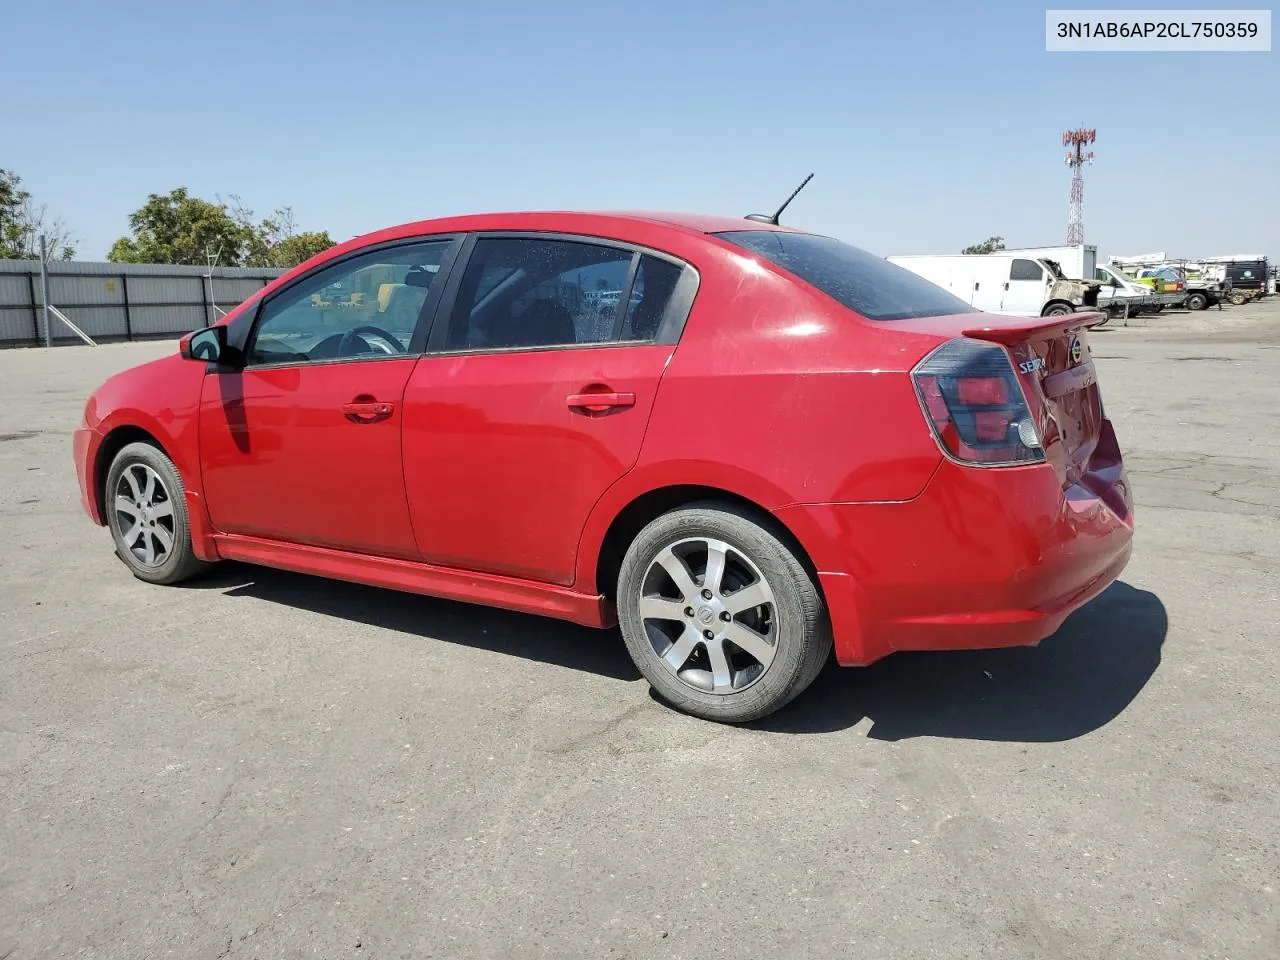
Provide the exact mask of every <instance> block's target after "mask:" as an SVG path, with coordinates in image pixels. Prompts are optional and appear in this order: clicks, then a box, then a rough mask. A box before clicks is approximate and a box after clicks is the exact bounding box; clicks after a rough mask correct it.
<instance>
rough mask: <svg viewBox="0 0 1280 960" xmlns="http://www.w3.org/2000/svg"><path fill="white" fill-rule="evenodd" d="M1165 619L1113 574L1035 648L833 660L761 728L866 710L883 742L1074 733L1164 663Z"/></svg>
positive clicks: (849, 719) (825, 728)
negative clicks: (857, 663)
mask: <svg viewBox="0 0 1280 960" xmlns="http://www.w3.org/2000/svg"><path fill="white" fill-rule="evenodd" d="M1168 626H1169V623H1168V616H1167V614H1166V613H1165V608H1164V604H1163V603H1161V602H1160V598H1159V597H1157V596H1156V595H1155V594H1154V593H1149V592H1147V591H1145V590H1138V589H1136V588H1134V587H1131V586H1129V584H1127V583H1124V582H1116V583H1114V584H1112V585H1111V586H1110V587H1109V588H1108V589H1107V590H1106V591H1104V592H1103V593H1102V594H1101V596H1099V597H1098V598H1097V599H1095V600H1094V601H1092V602H1091V603H1089V604H1088V605H1086V606H1085V607H1083V608H1081V609H1080V610H1078V611H1076V612H1075V613H1074V614H1072V615H1071V617H1070V618H1068V620H1067V622H1066V623H1064V624H1063V625H1062V628H1061V629H1060V630H1059V631H1058V632H1057V633H1055V634H1054V635H1053V636H1052V637H1050V638H1049V639H1047V640H1045V641H1044V642H1043V643H1041V644H1040V645H1039V646H1038V647H1020V648H1014V649H1005V650H978V651H971V652H970V651H962V652H947V653H897V654H894V655H892V656H890V657H886V658H885V659H884V660H881V661H879V662H878V663H875V664H872V665H871V666H869V667H865V668H862V669H841V668H840V667H837V666H836V665H835V664H834V662H832V663H829V664H828V665H827V668H826V670H824V671H823V673H822V675H821V676H820V677H819V678H818V679H817V681H816V682H815V683H814V684H813V686H812V687H810V688H809V689H808V690H807V691H806V692H805V693H803V694H801V696H800V697H798V698H797V699H796V700H795V701H793V702H792V703H791V704H789V705H788V706H786V707H785V708H783V709H782V710H781V711H779V712H778V713H776V714H774V715H772V716H770V717H766V718H764V719H763V720H760V721H758V722H757V723H755V724H752V726H753V728H755V729H758V730H768V731H775V732H780V733H826V732H832V731H836V730H843V729H846V728H848V727H851V726H853V725H854V724H856V723H858V722H859V721H860V720H862V719H863V718H864V717H866V718H868V719H870V720H871V722H872V726H871V729H870V731H869V732H868V734H867V736H868V737H870V738H872V739H876V740H905V739H909V738H912V737H949V738H956V739H969V740H1003V741H1012V742H1019V741H1020V742H1024V743H1045V742H1055V741H1061V740H1071V739H1074V738H1075V737H1080V736H1083V735H1084V734H1086V733H1089V732H1090V731H1092V730H1096V729H1098V728H1099V727H1102V726H1104V725H1106V724H1107V723H1109V722H1110V721H1111V720H1113V719H1115V718H1116V717H1117V716H1119V715H1120V713H1121V712H1122V711H1123V710H1124V709H1125V707H1127V706H1128V705H1129V704H1130V703H1131V702H1132V701H1133V699H1134V697H1136V696H1137V695H1138V693H1139V692H1140V691H1141V690H1142V688H1143V687H1144V686H1145V685H1146V683H1147V681H1148V680H1149V679H1150V678H1151V676H1152V674H1154V673H1155V671H1156V668H1157V667H1158V666H1159V665H1160V648H1161V647H1162V645H1163V644H1164V639H1165V634H1166V633H1167V632H1168Z"/></svg>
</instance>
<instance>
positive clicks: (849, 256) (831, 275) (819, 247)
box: [715, 230, 975, 320]
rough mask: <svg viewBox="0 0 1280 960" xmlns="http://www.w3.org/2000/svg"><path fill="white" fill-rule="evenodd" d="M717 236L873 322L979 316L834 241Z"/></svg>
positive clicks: (738, 233)
mask: <svg viewBox="0 0 1280 960" xmlns="http://www.w3.org/2000/svg"><path fill="white" fill-rule="evenodd" d="M715 236H717V237H719V238H720V239H722V240H727V241H729V242H730V243H733V244H736V245H738V246H740V247H743V248H745V249H747V250H750V251H751V252H752V253H756V254H759V255H760V256H762V257H764V258H765V259H766V260H768V261H770V262H771V263H773V264H775V265H777V266H779V267H781V268H782V269H784V270H786V271H788V272H789V273H792V274H794V275H795V276H797V277H799V278H800V279H801V280H803V281H804V282H805V283H808V284H810V285H811V286H814V287H817V288H818V289H819V290H821V291H822V292H823V293H825V294H826V295H827V296H829V297H831V298H832V299H833V300H836V301H838V302H839V303H842V304H843V305H844V306H846V307H848V308H849V309H850V310H852V311H854V312H855V313H859V314H861V315H862V316H864V317H866V318H867V319H869V320H907V319H910V318H912V317H940V316H945V315H947V314H951V313H973V312H975V311H974V309H973V308H972V307H971V306H969V305H968V304H967V303H965V302H964V301H963V300H961V299H959V298H958V297H954V296H952V295H951V294H950V293H948V292H947V291H946V290H943V289H942V288H941V287H938V286H935V285H934V284H932V283H930V282H929V281H928V280H925V279H924V278H923V277H918V276H916V275H915V274H914V273H912V272H911V271H910V270H906V269H904V268H903V267H899V266H897V265H896V264H893V263H889V261H887V260H882V259H881V258H880V257H877V256H875V255H874V254H871V253H867V252H866V251H865V250H859V249H858V248H857V247H851V246H849V245H848V244H847V243H841V242H840V241H839V240H833V239H831V238H830V237H819V236H815V235H814V234H811V233H787V232H783V231H780V230H731V231H729V232H726V233H717V234H715Z"/></svg>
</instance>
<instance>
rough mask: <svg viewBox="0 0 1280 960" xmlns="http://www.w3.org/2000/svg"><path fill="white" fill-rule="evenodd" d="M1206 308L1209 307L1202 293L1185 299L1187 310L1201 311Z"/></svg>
mask: <svg viewBox="0 0 1280 960" xmlns="http://www.w3.org/2000/svg"><path fill="white" fill-rule="evenodd" d="M1207 306H1209V298H1208V297H1207V296H1205V295H1204V294H1203V293H1199V292H1196V293H1193V294H1191V295H1190V296H1189V297H1187V309H1188V310H1203V309H1204V308H1205V307H1207Z"/></svg>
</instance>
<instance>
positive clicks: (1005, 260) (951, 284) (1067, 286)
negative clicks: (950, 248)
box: [887, 250, 1100, 317]
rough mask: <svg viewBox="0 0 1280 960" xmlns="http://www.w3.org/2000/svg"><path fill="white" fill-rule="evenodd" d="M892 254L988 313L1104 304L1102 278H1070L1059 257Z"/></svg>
mask: <svg viewBox="0 0 1280 960" xmlns="http://www.w3.org/2000/svg"><path fill="white" fill-rule="evenodd" d="M1095 256H1096V251H1095ZM887 259H888V261H889V262H890V263H896V264H897V265H898V266H900V267H904V268H906V269H907V270H910V271H911V272H912V273H914V274H916V275H917V276H920V277H924V279H926V280H928V281H929V282H931V283H934V284H937V285H938V286H940V287H942V288H943V289H945V290H950V291H951V292H952V293H953V294H955V295H956V296H957V297H959V298H960V299H961V300H963V301H964V302H965V303H967V304H969V305H970V306H972V307H976V308H977V309H979V310H983V311H986V312H987V313H1004V314H1010V315H1012V316H1019V317H1041V316H1044V317H1051V316H1061V315H1062V314H1067V313H1074V312H1076V311H1078V310H1082V309H1083V310H1093V309H1096V307H1097V304H1098V290H1099V287H1100V284H1099V283H1098V281H1097V280H1093V279H1088V280H1085V279H1080V278H1075V279H1072V278H1068V277H1066V276H1064V275H1063V272H1062V270H1061V268H1060V267H1059V266H1058V264H1057V262H1056V261H1053V260H1044V259H1040V258H1037V257H1030V256H1018V255H1016V254H1012V253H1009V252H1008V251H1006V250H1000V251H997V252H996V253H979V254H967V253H954V254H946V253H944V254H919V255H914V256H897V257H888V258H887Z"/></svg>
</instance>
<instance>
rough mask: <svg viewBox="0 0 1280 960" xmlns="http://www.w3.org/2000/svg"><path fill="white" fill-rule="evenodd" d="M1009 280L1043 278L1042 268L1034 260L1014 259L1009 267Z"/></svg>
mask: <svg viewBox="0 0 1280 960" xmlns="http://www.w3.org/2000/svg"><path fill="white" fill-rule="evenodd" d="M1009 279H1010V280H1043V279H1044V268H1043V267H1041V266H1040V264H1038V263H1036V262H1035V261H1034V260H1014V261H1013V266H1011V267H1010V268H1009Z"/></svg>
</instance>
